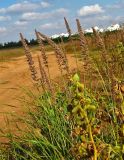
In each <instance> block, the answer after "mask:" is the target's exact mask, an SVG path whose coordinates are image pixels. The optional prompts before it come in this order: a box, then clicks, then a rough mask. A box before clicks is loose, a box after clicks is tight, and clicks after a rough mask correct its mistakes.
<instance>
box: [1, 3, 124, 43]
mask: <svg viewBox="0 0 124 160" xmlns="http://www.w3.org/2000/svg"><path fill="white" fill-rule="evenodd" d="M123 9H124V0H0V43H4V42H8V41H18V40H19V39H20V38H19V33H20V32H22V33H23V35H24V36H25V37H26V38H27V39H29V40H30V39H32V38H35V34H34V30H35V29H37V30H38V31H40V32H42V33H44V34H46V35H49V36H51V35H53V34H60V33H66V28H65V25H64V20H63V18H64V17H66V18H67V20H68V22H69V24H70V26H71V27H72V30H73V32H76V23H75V19H76V18H79V19H80V22H81V25H82V27H83V28H84V29H86V28H90V27H93V26H98V27H102V28H104V27H106V26H108V25H111V24H116V23H123V22H124V14H123Z"/></svg>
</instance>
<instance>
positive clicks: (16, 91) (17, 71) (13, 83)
mask: <svg viewBox="0 0 124 160" xmlns="http://www.w3.org/2000/svg"><path fill="white" fill-rule="evenodd" d="M37 54H39V53H37ZM37 54H34V56H33V58H34V61H35V62H37ZM67 58H68V59H69V65H70V66H71V68H75V66H76V64H75V59H74V58H73V57H72V55H68V56H67ZM48 61H49V67H50V73H51V77H52V78H53V79H54V78H55V77H57V76H59V75H60V72H59V70H58V65H57V62H56V58H55V55H54V54H53V53H52V52H50V53H49V54H48ZM36 66H38V64H37V63H36ZM20 87H28V88H33V83H32V80H31V77H30V71H29V69H28V65H27V62H26V58H25V56H23V57H19V58H15V59H13V60H11V61H9V62H1V63H0V128H2V129H4V130H5V131H7V129H8V127H7V125H6V123H5V119H6V117H8V119H9V120H10V121H11V116H9V114H11V113H14V114H16V115H20V114H22V113H23V112H24V108H23V106H22V104H21V103H20V101H19V100H18V99H19V98H20V97H21V96H22V95H23V94H24V93H23V92H22V90H21V89H20ZM8 113H9V114H8ZM10 127H11V128H13V126H12V125H11V124H10Z"/></svg>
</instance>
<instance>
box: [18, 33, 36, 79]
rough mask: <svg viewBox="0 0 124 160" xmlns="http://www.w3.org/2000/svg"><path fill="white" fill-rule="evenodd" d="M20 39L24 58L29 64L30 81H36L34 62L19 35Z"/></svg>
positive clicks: (22, 38)
mask: <svg viewBox="0 0 124 160" xmlns="http://www.w3.org/2000/svg"><path fill="white" fill-rule="evenodd" d="M20 37H21V42H22V44H23V47H24V49H25V54H26V57H27V61H28V64H29V69H30V71H31V76H32V79H33V80H34V81H38V77H37V71H36V68H35V66H34V61H33V59H32V55H31V52H30V50H29V47H28V45H27V43H26V41H25V39H24V37H23V35H22V33H20Z"/></svg>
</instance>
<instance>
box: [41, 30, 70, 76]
mask: <svg viewBox="0 0 124 160" xmlns="http://www.w3.org/2000/svg"><path fill="white" fill-rule="evenodd" d="M38 34H39V37H40V38H42V37H43V38H45V39H46V40H47V42H48V43H49V44H50V45H51V46H52V47H53V48H54V51H55V55H56V59H57V62H58V65H59V69H60V71H61V72H63V70H66V71H67V73H68V72H69V67H68V63H67V60H66V59H65V56H64V53H63V51H62V50H61V48H59V47H58V45H56V44H55V43H54V42H53V41H52V40H51V39H50V38H49V37H47V36H46V35H44V34H42V33H40V32H38Z"/></svg>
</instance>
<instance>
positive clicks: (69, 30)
mask: <svg viewBox="0 0 124 160" xmlns="http://www.w3.org/2000/svg"><path fill="white" fill-rule="evenodd" d="M64 21H65V26H66V29H67V32H68V34H69V39H71V35H72V31H71V28H70V26H69V23H68V21H67V19H66V18H65V17H64Z"/></svg>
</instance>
